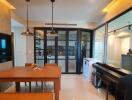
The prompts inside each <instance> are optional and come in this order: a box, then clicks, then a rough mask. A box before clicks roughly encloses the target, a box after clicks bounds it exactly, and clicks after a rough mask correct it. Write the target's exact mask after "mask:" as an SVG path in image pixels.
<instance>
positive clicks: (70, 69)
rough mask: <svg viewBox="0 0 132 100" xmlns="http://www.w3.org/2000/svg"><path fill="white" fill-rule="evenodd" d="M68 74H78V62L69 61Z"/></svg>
mask: <svg viewBox="0 0 132 100" xmlns="http://www.w3.org/2000/svg"><path fill="white" fill-rule="evenodd" d="M68 72H76V60H69V63H68Z"/></svg>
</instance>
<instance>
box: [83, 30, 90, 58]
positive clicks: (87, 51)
mask: <svg viewBox="0 0 132 100" xmlns="http://www.w3.org/2000/svg"><path fill="white" fill-rule="evenodd" d="M89 54H90V33H89V32H82V36H81V56H82V59H83V58H86V57H87V58H89V57H90V55H89Z"/></svg>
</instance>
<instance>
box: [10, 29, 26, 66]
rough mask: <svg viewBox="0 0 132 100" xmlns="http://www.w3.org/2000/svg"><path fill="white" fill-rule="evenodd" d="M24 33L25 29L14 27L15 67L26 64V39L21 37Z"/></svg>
mask: <svg viewBox="0 0 132 100" xmlns="http://www.w3.org/2000/svg"><path fill="white" fill-rule="evenodd" d="M23 31H25V29H24V28H23V27H12V32H13V33H14V60H15V66H23V65H24V64H25V62H26V37H25V36H22V35H21V33H22V32H23Z"/></svg>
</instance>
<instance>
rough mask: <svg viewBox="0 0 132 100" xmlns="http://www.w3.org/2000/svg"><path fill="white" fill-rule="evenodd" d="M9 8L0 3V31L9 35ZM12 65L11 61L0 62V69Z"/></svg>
mask: <svg viewBox="0 0 132 100" xmlns="http://www.w3.org/2000/svg"><path fill="white" fill-rule="evenodd" d="M10 13H11V10H10V9H9V8H8V7H6V6H5V5H4V4H2V3H0V32H1V33H4V34H9V35H11V14H10ZM11 67H12V61H9V62H6V63H0V70H6V69H9V68H11Z"/></svg>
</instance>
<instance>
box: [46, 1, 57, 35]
mask: <svg viewBox="0 0 132 100" xmlns="http://www.w3.org/2000/svg"><path fill="white" fill-rule="evenodd" d="M51 2H52V27H51V31H50V32H48V33H47V36H49V37H56V36H58V34H57V33H56V32H55V30H54V26H53V24H54V22H53V17H54V16H53V14H54V2H55V0H51Z"/></svg>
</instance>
